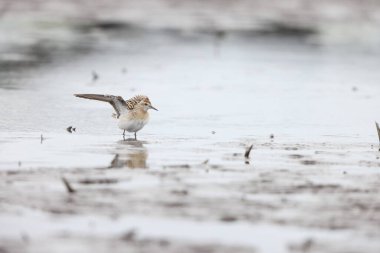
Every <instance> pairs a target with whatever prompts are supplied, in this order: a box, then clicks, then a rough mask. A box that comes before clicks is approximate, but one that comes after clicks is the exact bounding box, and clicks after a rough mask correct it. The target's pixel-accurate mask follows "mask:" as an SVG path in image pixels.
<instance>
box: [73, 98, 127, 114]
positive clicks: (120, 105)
mask: <svg viewBox="0 0 380 253" xmlns="http://www.w3.org/2000/svg"><path fill="white" fill-rule="evenodd" d="M74 96H76V97H79V98H86V99H92V100H99V101H103V102H108V103H110V104H111V105H112V107H113V108H114V109H115V111H116V117H117V118H119V116H120V114H121V113H122V112H123V111H125V110H128V106H127V103H126V102H125V101H124V99H123V98H122V97H121V96H113V95H100V94H74Z"/></svg>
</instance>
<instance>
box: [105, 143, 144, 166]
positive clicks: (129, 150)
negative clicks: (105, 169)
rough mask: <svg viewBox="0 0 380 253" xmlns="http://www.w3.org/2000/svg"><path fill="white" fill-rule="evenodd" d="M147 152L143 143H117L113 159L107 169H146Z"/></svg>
mask: <svg viewBox="0 0 380 253" xmlns="http://www.w3.org/2000/svg"><path fill="white" fill-rule="evenodd" d="M147 157H148V151H147V149H146V148H145V147H144V144H143V142H141V141H138V140H135V139H126V140H122V141H118V142H117V145H116V150H115V157H114V158H113V160H112V161H111V164H110V166H109V168H124V167H127V168H130V169H137V168H147V165H146V159H147Z"/></svg>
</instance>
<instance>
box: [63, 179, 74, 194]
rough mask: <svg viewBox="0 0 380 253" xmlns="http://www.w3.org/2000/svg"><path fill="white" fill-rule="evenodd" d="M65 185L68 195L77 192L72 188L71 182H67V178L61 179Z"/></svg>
mask: <svg viewBox="0 0 380 253" xmlns="http://www.w3.org/2000/svg"><path fill="white" fill-rule="evenodd" d="M61 179H62V182H63V184H64V185H65V186H66V190H67V192H68V193H75V190H74V188H73V187H71V185H70V183H69V181H67V179H66V178H64V177H61Z"/></svg>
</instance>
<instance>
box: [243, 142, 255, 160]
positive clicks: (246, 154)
mask: <svg viewBox="0 0 380 253" xmlns="http://www.w3.org/2000/svg"><path fill="white" fill-rule="evenodd" d="M252 148H253V144H252V145H251V146H249V147H247V149H246V150H245V153H244V157H245V159H249V154H250V153H251V150H252Z"/></svg>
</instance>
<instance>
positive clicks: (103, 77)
mask: <svg viewBox="0 0 380 253" xmlns="http://www.w3.org/2000/svg"><path fill="white" fill-rule="evenodd" d="M76 33H78V31H76V32H73V31H71V32H70V33H69V35H68V34H66V36H68V38H70V40H69V41H70V43H67V42H68V40H64V41H63V42H62V44H63V45H70V46H65V47H61V46H60V45H61V44H59V43H58V44H54V43H53V44H50V43H47V44H43V45H44V46H42V47H37V48H33V50H31V51H22V50H21V52H20V51H17V52H18V54H17V55H18V56H22V57H16V58H12V57H15V55H13V56H12V57H11V59H10V58H9V55H8V58H7V59H8V60H7V59H4V58H3V60H2V61H1V66H2V71H1V72H0V175H1V178H2V180H1V182H0V252H12V253H13V252H16V253H17V252H38V253H41V252H42V253H43V252H110V251H112V252H273V253H274V252H333V253H338V252H339V253H343V252H369V253H372V252H373V253H377V252H379V251H380V240H379V239H380V231H379V227H380V199H379V197H378V196H379V189H380V188H379V186H380V170H379V169H380V160H379V157H380V153H379V146H378V141H377V135H376V130H375V127H374V121H375V120H379V114H378V108H379V107H380V103H379V99H378V94H379V85H378V84H379V81H380V73H379V71H378V66H379V65H380V61H379V59H380V57H378V55H376V54H374V53H372V52H370V53H369V52H366V51H362V50H360V52H358V51H354V52H352V51H346V50H344V49H342V48H325V47H320V46H317V45H315V43H311V42H310V40H309V39H305V38H304V37H297V36H296V37H294V36H290V37H288V36H285V37H284V36H280V37H278V36H264V37H262V36H257V35H252V34H247V33H240V32H231V33H227V34H224V35H223V36H219V35H218V36H216V35H215V34H214V33H207V32H178V31H166V30H165V31H159V30H150V29H147V30H144V29H143V30H136V29H135V28H132V29H131V28H118V29H116V30H114V29H111V31H107V32H104V31H100V30H99V28H91V29H89V30H85V31H82V30H81V31H80V32H79V33H78V34H80V35H78V34H76ZM74 35H75V36H74ZM36 52H37V53H36ZM94 72H95V73H96V75H97V76H98V78H97V79H96V80H95V79H94V78H93V74H92V73H94ZM78 92H91V93H109V94H118V95H122V96H124V97H125V98H127V97H130V96H132V95H135V94H139V93H142V94H146V95H148V96H149V97H150V98H151V101H152V103H153V105H154V106H155V107H157V108H158V109H159V110H160V111H159V112H152V113H151V122H150V123H149V125H148V126H147V127H146V128H144V130H143V131H141V133H139V135H138V141H133V140H123V139H122V137H121V132H120V130H119V129H117V127H116V123H115V121H114V119H113V118H112V117H111V113H112V108H111V107H110V106H109V105H107V104H101V103H97V102H92V101H86V100H80V99H78V98H75V97H73V96H72V94H74V93H78ZM68 126H74V127H75V128H76V131H75V132H73V133H69V132H67V131H66V128H67V127H68ZM251 144H253V149H252V151H251V154H250V157H249V158H248V159H246V158H245V157H244V152H245V150H246V148H247V147H248V146H249V145H251ZM62 178H65V179H66V180H67V181H68V182H69V184H70V186H71V187H72V188H73V190H74V192H72V193H70V192H68V190H67V188H66V187H65V185H64V183H63V181H62Z"/></svg>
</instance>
